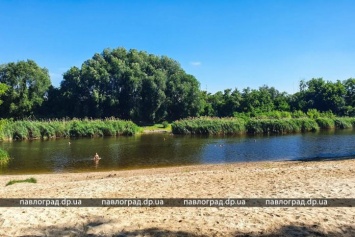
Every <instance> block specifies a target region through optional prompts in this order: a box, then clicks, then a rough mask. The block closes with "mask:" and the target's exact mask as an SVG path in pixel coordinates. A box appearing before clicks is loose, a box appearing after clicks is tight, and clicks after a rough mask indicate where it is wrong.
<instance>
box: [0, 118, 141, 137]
mask: <svg viewBox="0 0 355 237" xmlns="http://www.w3.org/2000/svg"><path fill="white" fill-rule="evenodd" d="M0 124H1V123H0ZM0 129H1V130H0V139H1V140H27V139H48V138H60V137H97V136H118V135H134V134H135V133H137V132H138V131H139V127H138V126H137V125H136V124H134V123H133V122H131V121H124V120H119V119H114V118H109V119H104V120H99V119H95V120H89V119H83V120H79V119H73V120H65V119H63V120H46V121H31V120H20V121H6V123H5V122H4V123H3V126H1V127H0Z"/></svg>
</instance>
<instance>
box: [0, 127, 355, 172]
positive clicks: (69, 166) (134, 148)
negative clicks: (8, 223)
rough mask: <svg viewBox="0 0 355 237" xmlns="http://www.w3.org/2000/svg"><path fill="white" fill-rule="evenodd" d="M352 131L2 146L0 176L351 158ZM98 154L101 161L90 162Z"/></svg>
mask: <svg viewBox="0 0 355 237" xmlns="http://www.w3.org/2000/svg"><path fill="white" fill-rule="evenodd" d="M354 138H355V131H354V130H336V131H334V130H333V131H322V132H318V133H306V134H295V135H284V136H247V135H240V136H228V137H218V136H216V137H206V136H193V137H191V136H172V135H168V134H144V135H138V136H134V137H117V138H95V139H71V140H68V139H59V140H50V141H29V142H2V143H0V147H1V148H3V149H5V150H7V151H8V152H9V153H10V156H11V157H12V159H11V161H10V163H9V164H8V165H7V166H6V167H1V168H0V172H1V173H2V174H18V173H44V172H45V173H58V172H80V171H103V170H120V169H137V168H148V167H161V166H176V165H188V164H202V163H228V162H249V161H261V160H292V159H304V158H316V157H343V156H355V146H354V141H355V139H354ZM95 153H98V154H99V155H100V157H101V158H102V159H101V160H100V161H98V162H95V161H94V160H93V157H94V155H95Z"/></svg>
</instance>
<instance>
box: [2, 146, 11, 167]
mask: <svg viewBox="0 0 355 237" xmlns="http://www.w3.org/2000/svg"><path fill="white" fill-rule="evenodd" d="M9 160H10V157H9V154H8V153H7V152H6V151H4V150H2V149H0V166H3V165H6V164H7V163H9Z"/></svg>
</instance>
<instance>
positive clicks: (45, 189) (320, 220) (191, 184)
mask: <svg viewBox="0 0 355 237" xmlns="http://www.w3.org/2000/svg"><path fill="white" fill-rule="evenodd" d="M354 174H355V160H354V159H350V160H340V161H316V162H300V161H290V162H256V163H235V164H225V165H197V166H183V167H172V168H156V169H144V170H130V171H110V172H93V173H63V174H42V175H4V176H0V186H1V187H2V188H1V189H0V197H1V198H137V197H138V198H354V197H355V175H354ZM30 177H34V178H36V179H37V183H36V184H31V183H18V184H14V185H10V186H6V187H5V184H6V183H7V182H8V181H9V180H13V179H26V178H30ZM354 220H355V212H354V208H344V207H343V208H327V207H318V208H310V207H301V208H295V207H292V208H291V207H289V208H262V207H254V208H239V207H238V208H227V207H221V208H215V207H210V208H207V207H206V208H196V207H195V208H194V207H184V208H181V207H174V208H166V207H165V208H164V207H162V208H144V207H136V208H134V207H127V208H126V207H112V208H110V207H94V208H88V207H86V208H85V207H80V208H75V207H71V208H62V207H50V208H42V207H38V208H34V207H33V208H20V207H16V208H1V212H0V236H26V235H34V236H63V235H66V236H86V235H92V236H113V235H115V236H116V235H119V236H156V235H161V236H245V235H248V236H265V237H270V236H295V235H294V234H295V233H298V234H299V235H300V234H302V235H303V236H307V235H313V236H355V224H354V223H355V221H354ZM300 236H301V235H300Z"/></svg>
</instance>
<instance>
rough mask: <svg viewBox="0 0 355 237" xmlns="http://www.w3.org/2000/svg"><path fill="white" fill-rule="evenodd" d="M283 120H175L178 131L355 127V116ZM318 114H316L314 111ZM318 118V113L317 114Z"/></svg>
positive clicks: (275, 131) (273, 131) (270, 131)
mask: <svg viewBox="0 0 355 237" xmlns="http://www.w3.org/2000/svg"><path fill="white" fill-rule="evenodd" d="M297 114H298V115H300V116H299V117H298V116H297V118H288V116H285V118H281V119H270V118H266V119H264V118H263V119H259V118H255V117H254V118H250V117H243V116H240V115H238V117H234V118H211V117H200V118H188V119H182V120H178V121H175V122H173V123H172V132H173V133H174V134H240V133H250V134H262V133H265V134H286V133H297V132H313V131H317V130H319V129H331V128H340V129H344V128H355V118H349V117H341V118H339V117H334V118H332V116H327V117H318V118H316V119H312V118H308V117H302V114H301V113H297ZM313 114H314V113H313ZM315 117H316V116H315Z"/></svg>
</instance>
